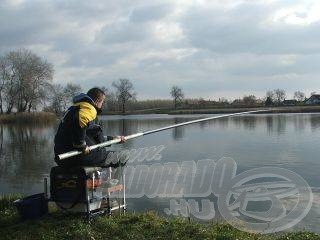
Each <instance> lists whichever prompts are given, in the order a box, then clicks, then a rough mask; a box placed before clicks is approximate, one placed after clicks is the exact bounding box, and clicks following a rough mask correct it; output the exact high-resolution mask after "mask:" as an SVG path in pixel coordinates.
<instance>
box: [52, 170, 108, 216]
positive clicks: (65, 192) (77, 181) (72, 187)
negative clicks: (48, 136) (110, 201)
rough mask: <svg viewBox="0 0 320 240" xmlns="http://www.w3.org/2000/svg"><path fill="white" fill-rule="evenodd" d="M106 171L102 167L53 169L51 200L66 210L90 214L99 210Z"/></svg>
mask: <svg viewBox="0 0 320 240" xmlns="http://www.w3.org/2000/svg"><path fill="white" fill-rule="evenodd" d="M105 171H107V170H106V169H102V168H100V167H75V168H64V167H60V166H56V167H53V168H51V172H50V196H51V197H50V200H51V201H54V202H55V203H56V204H57V205H58V206H59V207H60V208H61V209H64V210H71V211H75V212H86V213H88V212H91V211H94V210H97V209H99V208H100V207H101V202H102V200H103V199H104V198H103V197H104V196H103V188H102V184H101V182H102V178H103V176H104V175H106V174H104V173H105Z"/></svg>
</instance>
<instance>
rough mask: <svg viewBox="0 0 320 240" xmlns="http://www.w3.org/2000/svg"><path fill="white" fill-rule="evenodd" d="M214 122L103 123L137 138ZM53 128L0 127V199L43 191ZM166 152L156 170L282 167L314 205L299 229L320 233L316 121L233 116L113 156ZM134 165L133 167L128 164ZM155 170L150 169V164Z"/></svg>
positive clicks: (137, 142)
mask: <svg viewBox="0 0 320 240" xmlns="http://www.w3.org/2000/svg"><path fill="white" fill-rule="evenodd" d="M208 116H211V115H201V116H200V115H183V116H181V115H178V116H177V115H170V116H168V115H135V116H125V117H122V116H103V117H101V118H100V119H101V121H102V123H103V126H104V130H105V133H106V135H120V134H121V135H122V134H123V135H129V134H133V133H136V132H141V131H146V130H151V129H155V128H160V127H163V126H167V125H171V124H175V123H180V122H184V121H189V120H194V119H198V118H202V117H208ZM56 128H57V125H51V126H10V125H2V126H0V193H1V194H6V193H24V194H33V193H38V192H41V191H43V178H44V177H46V176H48V174H49V172H50V168H51V167H52V166H54V165H55V164H54V161H53V150H52V148H53V137H54V133H55V130H56ZM159 145H164V147H165V148H164V149H163V151H162V152H161V156H162V157H161V160H160V161H158V163H162V164H163V163H168V162H177V163H178V164H180V165H181V164H182V162H184V161H191V160H194V161H198V160H201V159H213V160H218V159H221V158H222V157H231V158H233V159H234V160H235V161H236V163H237V174H239V173H241V172H243V171H246V170H250V169H253V168H259V167H265V166H272V167H281V168H285V169H288V170H291V171H294V172H295V173H297V174H299V175H300V176H302V177H303V178H304V179H305V180H306V182H307V183H308V184H309V185H310V186H311V188H312V191H313V193H314V202H313V206H312V209H311V211H310V212H309V214H308V215H307V217H306V218H305V219H304V220H303V221H302V222H301V223H300V224H298V225H297V226H296V227H295V228H296V229H310V230H313V231H320V227H319V226H320V219H319V216H320V207H319V206H320V191H319V189H320V175H319V172H320V159H319V156H320V114H257V115H247V116H236V117H229V118H223V119H217V120H213V121H208V122H203V123H198V124H193V125H189V126H185V127H180V128H176V129H171V130H167V131H163V132H159V133H157V134H152V135H148V136H144V137H142V138H137V139H134V140H130V141H128V142H127V143H125V144H122V145H117V146H114V147H113V148H115V149H119V150H121V149H129V150H130V149H139V148H144V147H152V146H159ZM131 164H132V165H136V164H137V163H131ZM148 164H152V163H148ZM128 204H129V209H135V210H136V211H143V210H145V209H154V210H156V211H158V212H159V213H163V212H164V211H163V210H164V208H167V207H168V206H169V199H168V198H160V197H156V198H147V197H143V198H140V199H129V201H128Z"/></svg>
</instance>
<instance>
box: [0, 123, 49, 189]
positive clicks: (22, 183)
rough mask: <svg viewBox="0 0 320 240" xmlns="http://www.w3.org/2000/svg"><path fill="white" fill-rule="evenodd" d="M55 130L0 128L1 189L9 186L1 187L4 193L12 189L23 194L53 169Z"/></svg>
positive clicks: (35, 127) (44, 128) (24, 127)
mask: <svg viewBox="0 0 320 240" xmlns="http://www.w3.org/2000/svg"><path fill="white" fill-rule="evenodd" d="M54 128H55V127H54V126H51V127H49V126H21V125H19V126H13V125H6V126H0V142H1V149H0V151H1V155H0V178H1V185H2V184H6V185H7V186H1V190H2V189H3V188H8V187H9V186H11V187H12V188H17V189H18V190H19V189H21V190H22V191H24V190H23V189H32V188H33V185H34V184H35V183H39V182H41V181H42V180H43V176H44V175H45V174H47V173H48V172H49V170H50V168H51V166H52V165H53V149H52V146H53V143H52V134H53V131H54ZM7 190H8V189H7ZM9 190H10V189H9Z"/></svg>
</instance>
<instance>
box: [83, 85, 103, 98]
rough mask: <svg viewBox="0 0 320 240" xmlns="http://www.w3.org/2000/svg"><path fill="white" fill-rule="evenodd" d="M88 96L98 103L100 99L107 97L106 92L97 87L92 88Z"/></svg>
mask: <svg viewBox="0 0 320 240" xmlns="http://www.w3.org/2000/svg"><path fill="white" fill-rule="evenodd" d="M87 95H88V96H89V97H90V98H91V99H92V100H93V101H96V100H98V99H99V98H101V97H102V96H105V95H106V94H105V92H104V91H103V90H102V89H100V88H97V87H94V88H91V89H90V90H89V91H88V92H87Z"/></svg>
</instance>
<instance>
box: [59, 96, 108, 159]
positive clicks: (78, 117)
mask: <svg viewBox="0 0 320 240" xmlns="http://www.w3.org/2000/svg"><path fill="white" fill-rule="evenodd" d="M73 103H74V104H73V106H71V107H70V108H69V109H68V110H67V112H66V114H65V115H64V117H63V119H62V120H61V122H60V125H59V128H58V130H57V133H56V136H55V138H54V153H55V155H56V156H57V155H58V154H61V153H65V152H69V151H72V150H80V151H81V150H83V149H84V148H85V147H86V146H90V145H93V144H96V143H98V142H102V141H104V139H101V138H103V134H102V130H101V128H100V126H98V129H99V130H100V133H101V134H99V136H98V137H100V139H95V140H92V138H88V136H87V135H88V132H89V130H90V129H91V130H92V129H95V131H96V129H97V125H95V124H94V122H95V120H96V117H97V110H96V108H95V104H94V102H93V100H92V99H91V98H90V97H89V96H88V95H86V94H84V93H81V94H80V95H78V96H76V97H74V99H73ZM91 132H92V131H91ZM101 136H102V137H101ZM108 138H109V137H108ZM111 138H112V137H111ZM106 140H108V139H106ZM89 155H92V154H89ZM88 157H90V156H88ZM80 158H81V156H79V157H74V158H73V160H78V162H79V161H80V160H79V159H80ZM71 160H72V159H70V160H69V159H67V160H66V161H68V162H71ZM56 162H57V161H56ZM57 163H58V164H59V162H57ZM59 165H60V164H59Z"/></svg>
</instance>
